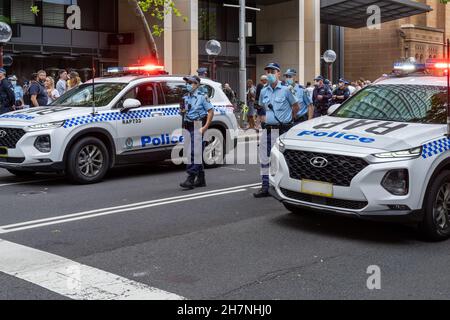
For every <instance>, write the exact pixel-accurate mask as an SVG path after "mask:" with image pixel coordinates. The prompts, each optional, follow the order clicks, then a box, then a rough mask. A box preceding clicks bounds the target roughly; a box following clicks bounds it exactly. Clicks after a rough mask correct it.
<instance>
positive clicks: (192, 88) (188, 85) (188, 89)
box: [186, 84, 194, 92]
mask: <svg viewBox="0 0 450 320" xmlns="http://www.w3.org/2000/svg"><path fill="white" fill-rule="evenodd" d="M186 90H187V91H188V92H192V90H194V87H193V86H192V84H187V85H186Z"/></svg>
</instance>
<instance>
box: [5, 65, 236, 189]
mask: <svg viewBox="0 0 450 320" xmlns="http://www.w3.org/2000/svg"><path fill="white" fill-rule="evenodd" d="M108 72H109V75H110V76H108V77H103V78H99V79H95V81H94V83H92V82H90V83H85V84H83V85H81V86H79V87H77V88H75V89H72V90H71V91H69V92H67V93H66V94H64V95H63V96H62V97H60V98H59V99H58V100H56V101H55V102H54V103H52V105H51V106H49V107H39V108H32V109H28V110H20V111H16V112H11V113H7V114H3V115H0V168H5V169H7V170H8V171H9V172H11V173H13V174H15V175H19V176H20V175H27V174H33V173H35V172H54V171H56V172H65V173H66V174H67V176H68V177H69V178H70V179H71V180H72V181H73V182H75V183H81V184H85V183H95V182H98V181H100V180H101V179H102V178H103V177H104V176H105V174H106V172H107V171H108V170H109V169H110V168H112V167H115V166H118V165H124V164H131V163H142V162H148V161H160V160H165V159H170V158H171V157H172V151H173V149H174V148H175V146H178V145H180V144H183V140H184V137H183V135H182V130H181V127H182V117H181V116H180V114H179V108H180V101H181V98H182V96H183V95H184V94H185V93H186V88H185V82H184V81H183V77H181V76H169V75H167V74H166V73H165V72H163V71H161V67H158V66H144V67H128V68H111V69H109V70H108ZM202 90H203V91H204V92H205V94H207V95H208V97H209V99H210V101H211V102H212V104H213V105H214V107H215V116H214V119H213V123H212V125H211V127H210V129H216V130H215V131H216V132H220V133H222V135H221V137H223V139H222V138H221V137H218V135H212V136H211V137H207V142H208V143H209V151H210V152H209V153H207V156H206V160H205V162H207V164H208V165H216V164H220V163H221V160H223V156H224V153H225V150H226V145H229V144H231V145H232V144H234V143H235V141H237V132H238V131H237V129H238V126H237V121H236V118H235V117H234V115H233V109H232V105H231V103H230V101H229V100H228V98H227V97H226V95H225V94H224V93H223V91H222V88H221V85H220V84H219V83H216V82H213V81H211V80H208V79H202ZM93 95H95V106H94V104H93V101H92V96H93ZM210 131H211V132H214V130H210Z"/></svg>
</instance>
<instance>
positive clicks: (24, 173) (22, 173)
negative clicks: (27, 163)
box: [7, 169, 36, 177]
mask: <svg viewBox="0 0 450 320" xmlns="http://www.w3.org/2000/svg"><path fill="white" fill-rule="evenodd" d="M7 170H8V172H9V173H11V174H13V175H15V176H17V177H32V176H34V175H35V174H36V172H33V171H20V170H14V169H7Z"/></svg>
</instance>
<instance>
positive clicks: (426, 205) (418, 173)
mask: <svg viewBox="0 0 450 320" xmlns="http://www.w3.org/2000/svg"><path fill="white" fill-rule="evenodd" d="M442 65H443V64H442V63H434V62H430V63H427V66H425V65H414V66H413V65H411V64H405V65H403V66H402V65H397V66H396V67H395V70H396V72H395V73H393V74H392V75H390V76H385V77H383V78H381V79H379V80H378V81H377V82H376V83H375V84H373V85H371V86H369V87H367V88H365V89H363V90H362V91H360V92H359V93H357V94H356V95H355V96H353V97H352V98H350V99H349V100H348V101H346V102H345V103H344V104H342V105H336V106H333V107H331V108H330V110H329V115H328V116H325V117H321V118H317V119H314V120H311V121H308V122H306V123H303V124H300V125H298V126H296V127H294V128H293V129H291V130H290V131H289V132H288V133H287V134H285V135H283V136H281V137H280V138H279V139H278V141H277V143H276V146H275V147H274V148H273V150H272V155H271V157H272V169H271V177H270V182H271V188H272V189H271V193H272V195H273V196H274V197H276V198H277V199H278V200H280V201H281V202H282V203H283V204H284V205H285V207H286V208H287V209H288V210H290V211H292V212H300V210H299V209H303V208H307V209H313V210H319V211H322V212H326V213H337V214H343V215H351V216H357V217H361V218H369V219H382V220H390V219H393V220H400V221H408V222H411V221H412V222H415V223H417V224H418V225H419V227H420V229H421V231H423V233H424V234H425V235H426V236H427V237H428V238H430V239H432V240H443V239H447V238H449V237H450V219H449V210H450V138H449V136H448V135H447V126H446V123H447V109H446V108H447V79H446V77H443V76H434V75H433V74H430V73H429V72H430V71H429V68H430V67H442ZM445 67H446V64H445ZM417 68H418V69H421V70H416V71H415V72H413V70H414V69H417ZM406 71H407V72H406Z"/></svg>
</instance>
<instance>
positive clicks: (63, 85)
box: [56, 70, 68, 96]
mask: <svg viewBox="0 0 450 320" xmlns="http://www.w3.org/2000/svg"><path fill="white" fill-rule="evenodd" d="M58 74H59V80H58V82H57V83H56V90H58V93H59V95H60V96H62V95H63V94H64V93H66V91H67V79H68V74H67V71H66V70H59V73H58Z"/></svg>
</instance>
